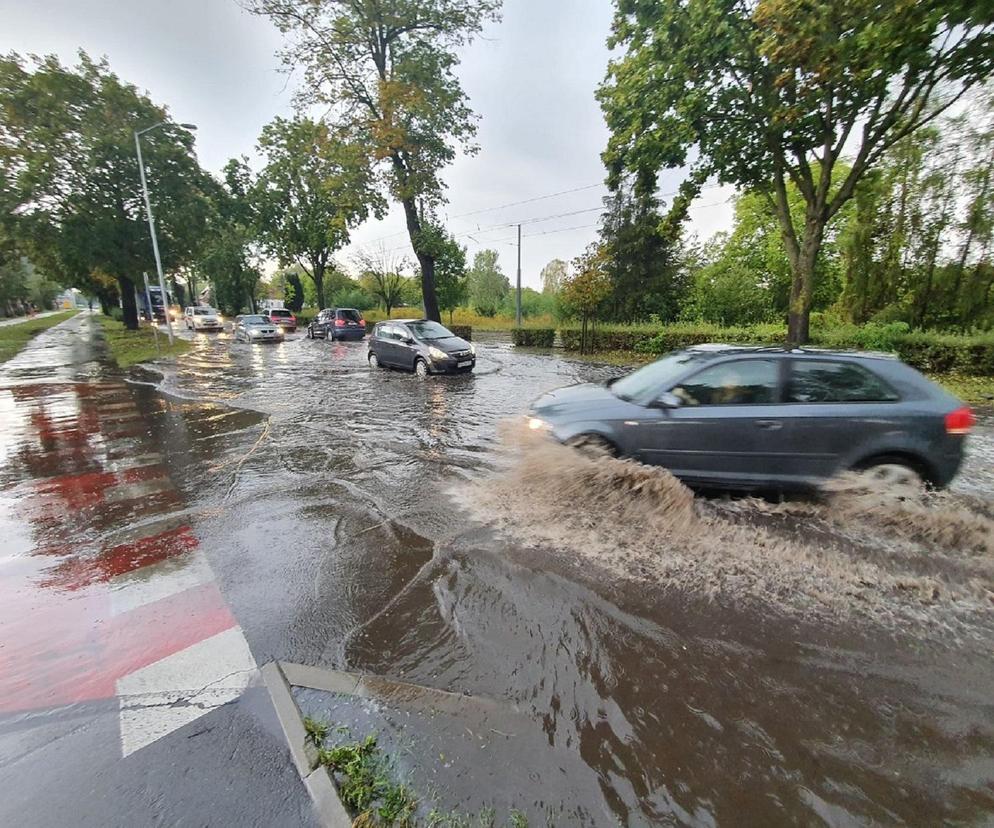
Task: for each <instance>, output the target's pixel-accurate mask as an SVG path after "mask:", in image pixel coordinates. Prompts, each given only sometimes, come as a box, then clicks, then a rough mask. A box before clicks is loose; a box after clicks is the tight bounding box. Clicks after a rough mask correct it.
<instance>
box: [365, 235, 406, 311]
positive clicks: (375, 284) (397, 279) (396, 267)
mask: <svg viewBox="0 0 994 828" xmlns="http://www.w3.org/2000/svg"><path fill="white" fill-rule="evenodd" d="M356 264H357V265H358V266H359V268H360V271H361V274H362V275H361V276H360V277H359V285H360V287H361V288H362V290H364V291H365V292H366V293H368V294H369V295H370V296H372V297H374V298H375V299H376V301H377V302H379V303H380V305H381V306H382V307H383V309H384V311H386V314H387V316H389V315H390V312H391V311H392V310H393V308H395V307H397V306H398V305H402V304H405V299H406V298H407V296H406V295H405V294H408V295H409V293H410V288H409V287H408V283H409V282H410V281H411V280H410V279H408V278H407V277H406V276H404V274H403V273H402V269H403V268H404V267H405V266H406V262H404V261H403V260H401V261H396V260H394V259H392V258H391V257H390V256H389V254H388V253H386V252H385V251H381V252H380V253H369V252H363V253H360V254H359V255H357V256H356Z"/></svg>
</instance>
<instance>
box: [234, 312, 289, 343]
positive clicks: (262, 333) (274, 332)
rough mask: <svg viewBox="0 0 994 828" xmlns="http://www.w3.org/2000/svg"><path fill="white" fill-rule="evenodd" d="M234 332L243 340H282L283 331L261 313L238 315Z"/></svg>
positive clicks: (237, 337) (238, 338) (236, 337)
mask: <svg viewBox="0 0 994 828" xmlns="http://www.w3.org/2000/svg"><path fill="white" fill-rule="evenodd" d="M232 333H234V335H235V339H237V340H240V341H242V342H282V341H283V331H282V330H281V329H280V328H278V327H276V326H275V325H274V324H273V323H272V322H270V321H269V318H268V317H266V316H262V315H261V314H244V315H242V316H236V317H235V321H234V325H233V327H232Z"/></svg>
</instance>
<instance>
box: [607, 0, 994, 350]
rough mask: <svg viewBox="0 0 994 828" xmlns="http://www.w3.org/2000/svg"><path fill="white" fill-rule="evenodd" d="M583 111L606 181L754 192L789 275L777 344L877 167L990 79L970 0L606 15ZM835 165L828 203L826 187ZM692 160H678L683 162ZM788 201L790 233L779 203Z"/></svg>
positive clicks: (990, 35)
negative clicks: (667, 171)
mask: <svg viewBox="0 0 994 828" xmlns="http://www.w3.org/2000/svg"><path fill="white" fill-rule="evenodd" d="M616 4H617V12H616V15H615V19H614V26H613V34H612V36H611V39H610V44H611V46H612V47H623V48H624V49H625V50H626V53H625V54H624V56H623V57H621V58H619V59H618V60H615V61H612V63H611V65H610V67H609V69H608V77H607V80H606V81H605V83H604V84H603V85H602V87H601V89H600V91H599V97H600V100H601V104H602V106H603V109H604V112H605V114H606V117H607V121H608V126H609V128H610V130H611V138H610V141H609V145H608V148H607V151H606V152H605V155H604V158H605V162H606V163H607V166H608V169H609V171H610V172H611V173H612V177H613V180H614V181H615V182H617V179H618V174H619V172H620V171H623V170H628V171H633V172H636V173H638V174H640V175H644V176H654V175H655V174H656V173H657V172H658V170H660V169H661V168H663V167H669V168H675V167H683V166H686V165H687V164H688V163H691V165H692V176H691V177H692V180H694V181H703V180H705V179H706V178H707V177H708V176H710V175H714V176H717V177H718V179H719V180H720V181H722V182H726V183H732V184H736V185H739V186H743V187H747V188H755V189H757V190H760V191H762V192H764V193H765V195H766V197H767V198H768V199H769V200H770V203H771V206H772V208H773V209H774V210H775V211H776V215H777V218H778V222H779V225H780V230H781V233H782V235H783V240H784V246H785V248H786V250H787V255H788V258H789V261H790V266H791V273H792V283H791V294H790V313H789V338H790V340H791V341H793V342H805V341H807V339H808V326H809V316H810V310H811V304H812V298H813V295H814V282H815V265H816V262H817V259H818V255H819V252H820V250H821V245H822V241H823V238H824V234H825V228H826V226H827V224H828V222H829V221H830V220H831V219H832V217H833V216H835V215H836V214H837V213H838V212H839V210H840V209H841V208H842V207H843V205H844V204H846V202H848V201H849V200H850V199H851V198H852V197H853V194H854V192H855V188H856V185H857V184H858V183H859V181H860V180H861V179H862V178H863V177H864V176H866V174H867V173H868V172H869V171H871V170H872V169H873V168H874V167H875V166H876V165H877V164H878V163H879V161H880V159H881V157H882V156H883V155H884V153H885V152H886V151H887V150H888V149H889V148H890V147H891V146H893V145H894V144H895V143H896V142H898V141H900V140H901V139H902V138H903V137H905V136H907V135H909V134H911V133H912V132H914V131H915V130H917V129H919V128H921V127H922V126H924V125H925V124H928V123H930V122H931V121H933V120H934V119H935V118H936V117H938V116H939V115H940V114H941V113H942V112H944V111H946V110H947V109H948V108H949V107H950V106H951V105H953V103H955V102H956V101H957V100H958V99H959V98H960V97H961V96H962V95H963V94H964V92H965V91H966V90H967V89H969V88H970V87H971V86H973V85H975V84H977V83H978V82H980V81H982V80H983V79H984V78H986V77H988V76H989V75H990V74H991V72H992V69H994V6H992V5H991V4H990V3H989V2H982V3H978V2H977V1H976V0H915V1H912V0H908V2H893V3H891V2H888V3H881V2H878V0H850V2H846V3H839V2H834V0H660V1H659V2H653V3H647V2H642V0H616ZM843 153H851V155H852V157H851V161H850V164H851V166H850V168H849V172H848V174H847V175H846V177H845V179H844V180H842V181H841V182H840V183H839V186H838V188H837V189H835V190H834V192H833V190H832V187H831V184H832V181H833V177H834V176H833V172H834V169H835V165H836V163H837V162H838V161H839V159H840V158H841V157H842V155H843ZM691 159H693V161H691ZM788 182H793V183H794V185H795V186H796V187H797V189H798V191H799V192H800V193H801V196H802V197H803V199H804V208H805V209H804V215H803V220H802V221H800V222H798V221H796V220H795V218H794V215H793V214H792V212H791V209H790V204H789V200H788V194H787V185H788Z"/></svg>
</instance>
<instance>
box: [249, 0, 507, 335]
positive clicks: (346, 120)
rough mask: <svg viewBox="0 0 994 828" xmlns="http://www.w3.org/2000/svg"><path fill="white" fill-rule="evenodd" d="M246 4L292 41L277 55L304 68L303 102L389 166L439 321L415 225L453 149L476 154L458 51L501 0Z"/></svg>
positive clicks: (439, 190) (431, 274)
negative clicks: (322, 109) (321, 108)
mask: <svg viewBox="0 0 994 828" xmlns="http://www.w3.org/2000/svg"><path fill="white" fill-rule="evenodd" d="M244 2H245V5H246V6H247V7H248V8H249V9H251V10H252V11H254V12H256V13H258V14H264V15H267V16H268V17H270V18H271V19H272V20H273V22H274V23H275V24H276V25H277V26H278V27H279V29H280V30H281V31H282V32H283V33H284V34H285V35H290V36H292V41H291V43H290V44H289V45H288V47H287V48H286V50H285V51H284V52H283V55H282V58H283V60H284V62H285V64H286V65H287V66H288V67H289V68H290V69H292V70H294V71H297V70H298V69H300V68H301V67H302V68H303V73H304V80H305V88H304V89H303V90H302V95H301V98H302V102H303V103H306V104H322V105H326V106H329V107H330V112H329V114H328V116H327V117H328V118H329V120H330V121H331V122H332V123H333V124H334V125H335V127H336V129H340V130H342V131H343V132H345V133H347V134H349V135H352V136H355V137H357V138H359V139H361V141H362V142H363V143H364V144H366V145H367V146H369V147H371V148H372V150H373V153H374V155H375V157H376V158H377V159H379V160H381V161H383V162H384V163H385V164H386V165H387V171H388V180H389V185H390V191H391V193H392V194H393V196H394V198H396V199H397V200H398V201H399V202H400V203H401V204H402V205H403V208H404V216H405V219H406V222H407V231H408V234H409V236H410V239H411V245H412V247H413V249H414V253H415V255H416V256H417V259H418V263H419V264H420V266H421V281H422V292H423V294H424V303H425V314H426V315H427V316H428V318H429V319H434V320H436V321H438V320H439V311H438V301H437V298H436V289H435V259H434V257H433V256H432V253H431V243H430V239H429V238H427V237H426V236H424V235H423V232H422V231H423V225H424V223H425V217H426V215H428V214H429V213H430V211H431V209H432V208H433V207H435V206H437V205H438V204H440V203H441V202H442V201H443V200H444V195H443V188H444V185H443V183H442V180H441V171H442V169H443V168H444V167H445V166H447V165H448V164H449V163H451V162H452V160H453V158H455V154H456V151H457V149H462V151H463V152H470V153H471V152H475V150H476V147H475V146H474V145H473V144H472V139H473V136H474V135H475V133H476V124H475V119H474V116H473V113H472V111H471V110H470V108H469V104H468V101H467V97H466V94H465V92H463V90H462V87H461V86H460V84H459V80H458V79H457V78H456V75H455V68H456V66H457V65H458V63H459V58H458V56H457V54H456V52H457V50H458V49H459V48H461V47H463V46H465V45H466V44H467V43H468V42H469V41H470V40H472V38H473V37H474V36H475V35H476V34H478V33H479V32H480V31H481V29H482V28H483V26H484V24H485V23H486V22H488V21H490V20H496V19H497V17H498V13H499V9H500V5H501V0H349V2H345V1H344V0H244ZM426 211H427V212H426ZM429 235H430V234H429Z"/></svg>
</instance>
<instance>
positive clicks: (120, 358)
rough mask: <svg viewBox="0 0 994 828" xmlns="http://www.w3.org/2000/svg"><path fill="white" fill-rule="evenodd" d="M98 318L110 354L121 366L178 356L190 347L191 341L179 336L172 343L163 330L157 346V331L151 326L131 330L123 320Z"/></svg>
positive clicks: (105, 317)
mask: <svg viewBox="0 0 994 828" xmlns="http://www.w3.org/2000/svg"><path fill="white" fill-rule="evenodd" d="M97 320H98V321H99V323H100V327H101V328H103V332H104V338H105V339H106V340H107V347H108V349H109V350H110V354H111V356H112V357H113V359H114V361H115V362H116V363H117V365H118V367H119V368H127V367H128V366H130V365H137V364H138V363H139V362H151V361H152V360H155V359H159V358H161V357H170V356H178V355H179V354H182V353H185V352H186V351H188V350H189V349H190V343H189V342H187V341H186V340H185V339H179V338H177V339H175V340H173V344H172V345H170V344H169V339H168V337H167V336H166V335H165V334H164V333H161V332H160V333H159V347H158V348H156V345H155V333H154V332H153V331H152V328H151V326H144V327H139V328H138V330H137V331H130V330H128V329H127V328H126V327H125V326H124V323H123V322H118V321H117V320H116V319H111V318H110V317H109V316H98V317H97Z"/></svg>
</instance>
